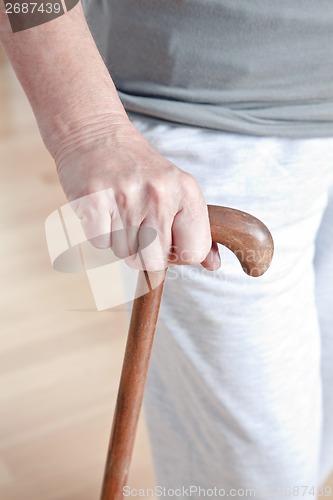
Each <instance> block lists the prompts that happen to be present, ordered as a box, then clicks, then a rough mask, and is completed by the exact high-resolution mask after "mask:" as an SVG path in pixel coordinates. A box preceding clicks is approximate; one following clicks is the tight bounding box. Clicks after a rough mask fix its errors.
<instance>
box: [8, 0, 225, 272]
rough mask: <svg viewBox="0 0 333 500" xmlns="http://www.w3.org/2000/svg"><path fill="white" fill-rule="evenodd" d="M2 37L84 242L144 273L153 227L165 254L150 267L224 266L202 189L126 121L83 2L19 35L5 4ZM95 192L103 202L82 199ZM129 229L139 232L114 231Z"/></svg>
mask: <svg viewBox="0 0 333 500" xmlns="http://www.w3.org/2000/svg"><path fill="white" fill-rule="evenodd" d="M22 15H24V14H22ZM0 39H1V41H2V44H3V46H4V48H5V51H6V52H7V54H8V57H9V59H10V61H11V63H12V65H13V67H14V70H15V72H16V74H17V76H18V78H19V80H20V82H21V84H22V86H23V89H24V91H25V92H26V94H27V96H28V99H29V101H30V104H31V106H32V109H33V111H34V113H35V116H36V119H37V123H38V126H39V129H40V132H41V135H42V138H43V140H44V143H45V145H46V147H47V149H48V150H49V152H50V153H51V155H52V156H53V158H54V160H55V163H56V167H57V172H58V175H59V179H60V182H61V184H62V187H63V190H64V192H65V194H66V196H67V198H68V200H69V201H73V200H78V201H76V202H73V203H72V206H73V208H74V210H75V211H76V213H77V214H78V216H79V217H80V218H81V222H82V226H83V228H84V231H85V234H86V236H87V238H88V239H90V240H92V241H93V242H94V244H95V246H100V247H103V248H104V247H109V246H111V247H112V249H113V250H114V252H115V253H116V255H117V256H118V257H120V258H127V262H128V264H129V265H131V266H133V267H142V264H141V261H140V259H139V256H138V255H136V252H137V251H138V250H139V249H140V246H141V241H142V238H143V236H142V234H143V233H144V231H142V228H144V227H150V228H154V229H155V230H156V231H157V232H158V235H159V241H160V244H161V248H160V249H159V252H158V253H159V255H158V256H157V255H156V252H155V251H152V254H151V255H148V256H147V261H146V262H145V268H146V269H148V270H158V269H163V268H164V267H165V266H166V265H170V264H171V263H174V264H193V263H197V262H202V264H203V265H204V267H206V268H207V269H216V268H218V267H219V265H220V261H219V255H218V250H217V245H215V244H214V245H213V247H212V250H211V251H210V248H211V236H210V226H209V220H208V211H207V205H206V202H205V200H204V198H203V195H202V193H201V191H200V189H199V186H198V184H197V183H196V181H195V179H194V178H193V177H192V176H191V175H189V174H188V173H186V172H184V171H183V170H181V169H179V168H177V167H176V166H175V165H173V164H172V163H171V162H169V161H168V160H166V159H165V158H163V157H162V156H160V155H159V154H158V153H157V152H156V151H155V150H154V149H153V148H152V146H151V145H150V144H149V143H148V142H147V141H146V140H145V139H144V137H143V136H142V135H141V134H139V132H138V131H137V130H136V129H135V128H134V126H133V125H132V123H131V122H130V120H129V119H128V117H127V115H126V112H125V110H124V108H123V106H122V104H121V102H120V100H119V98H118V95H117V91H116V89H115V86H114V84H113V82H112V79H111V77H110V75H109V73H108V71H107V68H106V67H105V65H104V62H103V60H102V58H101V57H100V54H99V52H98V50H97V47H96V45H95V43H94V40H93V38H92V35H91V33H90V31H89V28H88V26H87V24H86V21H85V17H84V13H83V10H82V6H81V5H80V4H78V5H76V7H74V8H73V9H72V10H71V11H69V12H68V13H66V14H64V15H62V16H60V17H58V18H56V19H53V20H52V21H49V22H46V23H45V24H41V25H39V26H36V27H33V28H30V29H27V30H24V31H18V32H16V33H13V32H12V30H11V26H10V23H9V20H8V18H7V15H6V13H5V9H4V2H3V1H2V0H0ZM91 193H96V196H94V197H93V198H91V197H90V198H89V197H88V198H85V195H88V194H91ZM110 193H111V194H110ZM130 226H131V227H134V228H135V230H134V232H133V230H131V231H130V230H129V229H126V230H125V231H123V232H121V235H120V236H119V232H118V233H112V231H114V230H117V229H120V228H122V227H125V228H129V227H130ZM126 231H127V235H126ZM129 231H130V232H129ZM124 233H125V235H124ZM96 235H104V236H103V237H100V238H96ZM117 235H118V237H116V236H117ZM144 246H145V245H144V241H142V246H141V248H144ZM160 250H161V251H160Z"/></svg>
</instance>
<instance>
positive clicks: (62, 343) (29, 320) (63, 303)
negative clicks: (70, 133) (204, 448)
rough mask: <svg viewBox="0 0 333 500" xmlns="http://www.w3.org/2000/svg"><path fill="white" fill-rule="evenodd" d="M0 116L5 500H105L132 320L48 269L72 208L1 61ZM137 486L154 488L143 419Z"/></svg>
mask: <svg viewBox="0 0 333 500" xmlns="http://www.w3.org/2000/svg"><path fill="white" fill-rule="evenodd" d="M0 58H1V55H0ZM0 113H1V115H0V165H1V169H0V175H1V180H0V204H1V205H0V231H1V232H0V238H1V245H0V266H1V283H0V294H1V301H0V304H1V320H0V500H22V499H24V500H94V499H96V500H97V499H98V494H99V489H100V484H101V481H102V472H103V466H104V460H105V454H106V448H107V442H108V438H109V432H110V425H111V417H112V413H113V407H114V402H115V396H116V389H117V384H118V378H119V374H120V368H121V362H122V355H123V349H124V342H125V339H126V332H127V320H126V317H125V315H124V312H123V311H121V310H120V309H118V310H111V311H110V310H108V311H104V312H96V310H95V306H94V301H93V298H92V295H91V292H90V289H89V286H88V283H87V279H86V277H85V275H70V274H60V273H57V272H55V271H53V270H52V268H51V265H50V262H49V258H48V252H47V248H46V243H45V236H44V221H45V219H46V217H47V216H48V215H49V213H51V212H52V211H53V210H55V209H56V208H58V207H60V206H61V205H62V204H63V203H65V201H66V200H65V198H64V195H63V193H62V191H61V188H60V187H59V184H58V181H57V178H56V175H55V171H54V166H53V162H52V160H51V159H50V157H49V155H48V153H47V152H46V151H45V149H44V146H43V145H42V142H41V139H40V138H39V134H38V130H37V127H36V125H35V121H34V118H33V115H32V113H31V111H30V108H29V105H28V103H27V101H26V98H25V96H24V94H23V92H22V91H21V89H20V86H19V85H18V83H17V81H16V79H15V77H14V75H13V73H12V71H11V69H10V68H9V66H8V65H7V64H5V63H2V64H0ZM129 484H130V485H131V486H132V487H133V488H148V487H152V485H153V475H152V467H151V460H150V453H149V446H148V441H147V435H146V430H145V427H144V423H143V421H141V422H140V429H139V433H138V437H137V442H136V448H135V456H134V460H133V464H132V470H131V474H130V479H129ZM332 487H333V485H332ZM146 498H147V497H146ZM326 498H328V497H326ZM330 498H333V495H332V497H330ZM268 500H269V499H268Z"/></svg>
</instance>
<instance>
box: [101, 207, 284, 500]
mask: <svg viewBox="0 0 333 500" xmlns="http://www.w3.org/2000/svg"><path fill="white" fill-rule="evenodd" d="M208 211H209V220H210V226H211V234H212V240H213V241H215V242H217V243H221V244H222V245H224V246H226V247H228V248H229V249H230V250H232V251H233V252H234V253H235V255H236V256H237V258H238V260H239V261H240V263H241V265H242V267H243V269H244V271H245V272H246V273H247V274H249V275H250V276H261V275H262V274H263V273H264V272H265V271H266V270H267V269H268V267H269V265H270V262H271V259H272V256H273V248H274V247H273V239H272V236H271V234H270V232H269V230H268V229H267V227H266V226H265V225H264V224H263V223H262V222H260V221H259V220H258V219H256V218H255V217H252V216H251V215H249V214H247V213H245V212H241V211H239V210H234V209H231V208H226V207H218V206H208ZM165 274H166V270H164V271H161V272H160V273H152V272H149V273H148V272H147V271H140V272H139V277H138V285H137V294H136V297H137V298H136V299H135V300H134V304H133V310H132V316H131V322H130V327H129V332H128V338H127V345H126V351H125V357H124V362H123V368H122V374H121V380H120V385H119V391H118V397H117V403H116V409H115V413H114V419H113V424H112V430H111V438H110V444H109V450H108V455H107V461H106V467H105V473H104V480H103V488H102V494H101V500H121V499H122V498H123V487H124V486H125V485H126V480H127V476H128V471H129V466H130V461H131V456H132V450H133V445H134V439H135V433H136V427H137V422H138V418H139V414H140V409H141V404H142V398H143V392H144V387H145V381H146V376H147V371H148V365H149V360H150V354H151V350H152V345H153V339H154V333H155V327H156V323H157V318H158V313H159V307H160V302H161V298H162V292H163V285H164V279H165ZM156 279H158V281H157V282H155V283H160V284H159V285H158V286H157V287H155V286H154V280H156ZM147 282H148V284H149V283H150V287H149V288H150V291H149V293H147V294H145V295H141V293H140V290H144V288H142V287H147ZM140 295H141V296H140Z"/></svg>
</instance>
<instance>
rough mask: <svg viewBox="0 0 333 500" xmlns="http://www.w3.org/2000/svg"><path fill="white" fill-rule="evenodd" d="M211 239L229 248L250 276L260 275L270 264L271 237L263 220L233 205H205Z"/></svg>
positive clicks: (271, 255)
mask: <svg viewBox="0 0 333 500" xmlns="http://www.w3.org/2000/svg"><path fill="white" fill-rule="evenodd" d="M208 214H209V221H210V230H211V234H212V240H213V241H215V242H216V243H221V245H224V246H225V247H227V248H229V249H230V250H231V251H232V252H233V253H234V254H235V255H236V257H237V259H238V260H239V262H240V263H241V265H242V268H243V270H244V271H245V272H246V274H248V275H249V276H261V275H262V274H264V272H265V271H267V269H268V268H269V266H270V263H271V260H272V257H273V253H274V243H273V238H272V235H271V233H270V232H269V230H268V229H267V227H266V226H265V224H263V223H262V222H261V221H260V220H259V219H257V218H256V217H253V215H250V214H248V213H246V212H242V211H241V210H236V209H234V208H227V207H220V206H216V205H208Z"/></svg>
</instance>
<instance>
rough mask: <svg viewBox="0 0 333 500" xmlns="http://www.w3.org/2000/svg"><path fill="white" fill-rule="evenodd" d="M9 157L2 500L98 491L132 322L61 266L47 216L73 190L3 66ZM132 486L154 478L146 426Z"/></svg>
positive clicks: (72, 497) (3, 215)
mask: <svg viewBox="0 0 333 500" xmlns="http://www.w3.org/2000/svg"><path fill="white" fill-rule="evenodd" d="M0 165H1V169H0V175H1V179H0V204H1V205H0V238H1V245H0V266H1V284H0V295H1V300H0V304H1V306H0V307H1V322H0V500H23V499H24V500H51V499H52V500H94V499H98V496H99V489H100V485H101V481H102V473H103V467H104V461H105V456H106V448H107V443H108V439H109V433H110V426H111V419H112V413H113V408H114V403H115V396H116V390H117V385H118V380H119V375H120V369H121V363H122V356H123V349H124V342H125V340H126V334H127V320H126V317H125V314H124V312H123V311H121V310H119V309H118V310H108V311H104V312H97V311H96V309H95V304H94V301H93V297H92V295H91V291H90V288H89V286H88V282H87V279H86V277H85V275H71V274H61V273H57V272H55V271H53V270H52V268H51V265H50V262H49V257H48V251H47V247H46V242H45V235H44V222H45V219H46V217H47V216H48V215H49V213H51V212H52V211H53V210H55V209H56V208H58V207H60V206H61V205H62V204H63V203H64V202H65V198H64V195H63V193H62V191H61V188H60V187H59V184H58V181H57V178H56V175H55V171H54V166H53V161H52V160H51V159H50V157H49V155H48V153H47V152H46V151H45V149H44V146H43V145H42V143H41V140H40V138H39V134H38V130H37V127H36V125H35V121H34V117H33V115H32V113H31V111H30V108H29V105H28V103H27V101H26V98H25V96H24V94H23V93H22V91H21V88H20V86H19V84H18V83H17V81H16V79H15V76H14V75H13V73H12V71H11V70H10V69H9V67H8V66H7V65H5V64H0ZM129 484H130V485H131V486H132V487H133V488H135V487H137V488H139V487H140V488H148V487H149V486H152V485H153V476H152V469H151V461H150V453H149V447H148V443H147V436H146V431H145V428H144V425H143V422H141V423H140V429H139V433H138V437H137V442H136V448H135V456H134V460H133V465H132V470H131V475H130V479H129Z"/></svg>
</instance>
